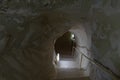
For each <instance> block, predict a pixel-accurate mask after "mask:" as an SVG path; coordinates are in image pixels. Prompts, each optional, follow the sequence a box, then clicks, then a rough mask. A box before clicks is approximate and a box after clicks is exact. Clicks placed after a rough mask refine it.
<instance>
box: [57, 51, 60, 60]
mask: <svg viewBox="0 0 120 80" xmlns="http://www.w3.org/2000/svg"><path fill="white" fill-rule="evenodd" d="M57 61H60V54H59V53H58V54H57Z"/></svg>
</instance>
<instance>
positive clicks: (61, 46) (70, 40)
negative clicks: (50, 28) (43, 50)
mask: <svg viewBox="0 0 120 80" xmlns="http://www.w3.org/2000/svg"><path fill="white" fill-rule="evenodd" d="M73 47H75V36H74V34H72V33H71V32H66V33H65V34H64V35H63V36H61V37H59V38H58V39H57V40H56V43H55V51H56V54H57V53H59V54H60V56H61V57H65V56H73V55H74V54H73V51H74V50H73Z"/></svg>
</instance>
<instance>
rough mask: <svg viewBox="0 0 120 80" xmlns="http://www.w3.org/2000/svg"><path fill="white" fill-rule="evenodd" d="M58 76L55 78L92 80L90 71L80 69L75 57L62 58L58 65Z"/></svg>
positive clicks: (57, 79) (61, 79)
mask: <svg viewBox="0 0 120 80" xmlns="http://www.w3.org/2000/svg"><path fill="white" fill-rule="evenodd" d="M56 68H57V76H56V79H54V80H90V79H89V75H88V71H86V70H85V69H79V65H78V64H77V63H76V61H75V60H74V59H73V58H62V59H61V60H60V61H59V62H58V63H57V65H56Z"/></svg>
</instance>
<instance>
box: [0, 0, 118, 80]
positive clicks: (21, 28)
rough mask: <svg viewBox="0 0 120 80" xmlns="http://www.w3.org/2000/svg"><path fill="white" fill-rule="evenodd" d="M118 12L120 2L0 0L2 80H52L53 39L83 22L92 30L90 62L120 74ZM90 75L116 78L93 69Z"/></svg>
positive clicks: (99, 78)
mask: <svg viewBox="0 0 120 80" xmlns="http://www.w3.org/2000/svg"><path fill="white" fill-rule="evenodd" d="M119 9H120V1H119V0H64V1H63V0H34V1H31V0H1V1H0V55H1V57H0V65H1V66H0V71H1V72H0V79H1V80H8V79H9V80H10V79H11V80H26V79H29V80H38V79H41V80H49V78H50V77H51V76H52V75H53V74H51V73H53V72H54V68H53V65H51V64H52V52H53V46H52V45H53V43H54V39H56V38H57V37H59V36H60V35H62V34H63V33H64V32H66V31H68V30H69V29H70V28H71V27H72V26H75V25H76V24H77V23H79V22H80V23H83V24H84V23H88V24H89V27H90V29H91V32H92V47H91V50H92V51H93V52H92V53H91V56H92V58H94V59H96V60H97V61H99V62H100V63H102V64H103V65H105V66H106V67H107V68H109V69H110V70H112V71H113V72H114V73H115V74H116V75H119V76H120V61H119V58H120V44H119V39H120V36H119V34H120V27H119V26H120V23H119V19H120V11H119ZM52 10H53V11H52ZM59 10H60V12H59ZM46 11H47V12H46ZM66 12H67V13H66ZM46 13H47V14H46ZM53 13H54V14H53ZM40 15H41V16H40ZM61 15H62V16H61ZM53 16H54V17H53ZM46 20H47V21H46ZM38 26H39V27H38ZM86 29H87V28H86ZM51 36H52V37H51ZM48 45H49V46H48ZM28 51H30V52H28ZM33 53H34V54H33ZM36 55H38V56H39V57H38V56H36ZM32 58H33V59H32ZM49 70H50V71H49ZM91 72H92V74H91V79H92V80H112V79H111V77H110V76H109V75H108V74H106V73H105V72H103V71H101V70H99V69H98V68H97V67H95V66H94V65H91ZM41 73H42V74H41ZM46 75H47V76H48V77H46ZM46 78H47V79H46Z"/></svg>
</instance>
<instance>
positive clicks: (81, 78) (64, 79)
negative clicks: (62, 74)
mask: <svg viewBox="0 0 120 80" xmlns="http://www.w3.org/2000/svg"><path fill="white" fill-rule="evenodd" d="M55 80H90V79H89V77H80V78H63V79H55Z"/></svg>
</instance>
